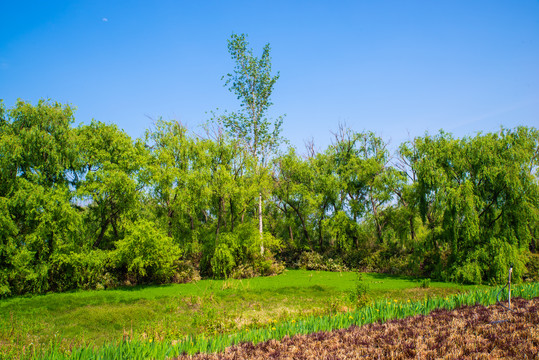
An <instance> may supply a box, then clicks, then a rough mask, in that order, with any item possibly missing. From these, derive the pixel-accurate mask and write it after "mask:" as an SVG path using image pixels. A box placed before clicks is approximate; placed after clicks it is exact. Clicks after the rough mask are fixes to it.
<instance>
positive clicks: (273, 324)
mask: <svg viewBox="0 0 539 360" xmlns="http://www.w3.org/2000/svg"><path fill="white" fill-rule="evenodd" d="M500 289H501V288H500V287H497V288H489V289H476V290H473V291H470V292H467V293H463V294H456V295H449V296H446V297H441V298H430V297H426V298H425V299H424V300H421V301H406V302H403V301H398V300H389V299H386V300H379V301H376V302H374V303H372V304H370V305H368V306H365V307H362V308H359V309H356V310H353V311H350V312H346V313H336V314H333V315H327V316H312V317H308V318H304V319H301V320H297V321H296V320H289V321H285V322H281V323H277V321H276V320H272V321H269V322H268V323H266V324H264V325H263V326H262V327H260V328H257V329H245V330H242V331H239V332H237V333H234V334H215V335H213V336H207V335H195V336H185V337H183V338H181V339H179V340H176V341H172V342H157V341H153V339H151V338H149V339H147V340H133V341H123V342H121V343H119V344H107V345H104V346H101V347H98V348H95V349H93V348H83V349H74V350H72V351H71V352H68V353H66V352H62V351H60V350H59V349H58V347H57V346H56V344H54V343H51V345H50V348H49V350H48V351H47V352H46V353H45V354H41V355H40V356H38V358H41V359H46V360H65V359H76V360H78V359H80V360H82V359H96V360H97V359H149V358H151V359H166V358H169V357H174V356H178V355H181V354H195V353H199V352H203V353H212V352H219V351H222V350H224V349H225V348H226V347H228V346H231V345H234V344H238V343H241V342H253V343H259V342H262V341H265V340H269V339H277V340H278V339H282V338H283V337H285V336H294V335H297V334H308V333H313V332H318V331H331V330H336V329H343V328H348V327H350V326H352V325H356V326H361V325H365V324H370V323H375V322H378V321H387V320H390V319H400V318H405V317H409V316H414V315H427V314H429V313H430V312H431V311H433V310H435V309H455V308H459V307H461V306H466V305H483V306H487V305H493V304H495V303H496V301H497V299H496V296H497V294H498V293H499V291H500ZM507 297H508V294H507V292H504V293H503V294H502V295H501V297H500V300H501V301H505V300H507ZM512 297H513V298H517V297H522V298H525V299H531V298H535V297H539V283H530V284H521V285H516V286H514V287H513V289H512ZM26 355H27V356H25V357H31V358H35V357H36V356H37V354H35V353H31V352H30V353H26Z"/></svg>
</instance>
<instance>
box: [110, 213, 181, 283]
mask: <svg viewBox="0 0 539 360" xmlns="http://www.w3.org/2000/svg"><path fill="white" fill-rule="evenodd" d="M180 255H181V250H180V248H179V247H178V246H177V245H176V244H174V243H173V240H172V238H171V237H169V236H167V235H166V234H164V233H163V232H162V231H161V230H159V229H156V228H155V225H154V224H153V223H151V222H149V221H146V220H139V221H137V222H136V223H135V224H134V225H133V226H132V227H131V229H130V231H129V233H128V235H127V236H126V237H125V238H123V239H122V240H119V241H118V242H117V243H116V250H114V251H113V254H112V259H113V264H114V267H115V268H116V269H123V270H124V271H125V274H124V276H125V277H126V278H127V279H129V280H133V281H135V282H158V283H164V282H169V281H171V280H172V278H173V276H174V272H175V270H176V269H175V268H174V264H175V263H176V261H177V260H178V259H179V257H180Z"/></svg>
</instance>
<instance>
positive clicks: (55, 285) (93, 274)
mask: <svg viewBox="0 0 539 360" xmlns="http://www.w3.org/2000/svg"><path fill="white" fill-rule="evenodd" d="M110 263H111V259H110V254H109V252H106V251H102V250H92V251H89V252H85V253H74V252H71V253H69V254H55V255H54V256H53V257H52V258H51V270H50V273H51V288H52V289H54V290H55V291H66V290H71V289H105V288H112V287H116V286H117V285H118V281H117V279H116V278H115V277H114V276H113V275H112V274H111V273H110V272H109V271H111V270H112V269H111V264H110Z"/></svg>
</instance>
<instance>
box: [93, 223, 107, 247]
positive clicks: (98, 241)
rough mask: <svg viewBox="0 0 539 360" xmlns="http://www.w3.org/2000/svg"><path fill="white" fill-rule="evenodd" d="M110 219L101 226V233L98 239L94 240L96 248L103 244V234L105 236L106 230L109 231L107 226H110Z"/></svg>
mask: <svg viewBox="0 0 539 360" xmlns="http://www.w3.org/2000/svg"><path fill="white" fill-rule="evenodd" d="M109 221H110V220H109V219H107V220H106V221H105V223H104V224H103V225H102V226H101V231H100V232H99V235H98V236H97V240H96V241H95V242H94V248H97V247H99V245H100V244H101V241H102V240H103V236H105V231H107V227H108V226H109Z"/></svg>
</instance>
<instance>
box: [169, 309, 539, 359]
mask: <svg viewBox="0 0 539 360" xmlns="http://www.w3.org/2000/svg"><path fill="white" fill-rule="evenodd" d="M512 308H513V309H514V311H513V312H510V311H507V310H505V309H503V308H502V307H501V306H499V305H498V306H496V305H493V306H489V307H483V306H470V307H463V308H460V309H456V310H452V311H448V310H437V311H434V312H432V313H431V314H430V315H428V316H421V315H419V316H414V317H411V318H407V319H402V320H393V321H389V322H386V323H383V324H379V323H377V324H370V325H366V326H362V327H356V326H352V327H351V328H348V329H343V330H337V331H332V332H319V333H315V334H309V335H297V336H293V337H291V338H290V337H285V338H284V339H283V340H281V341H275V340H270V341H266V342H263V343H260V344H258V345H253V344H251V343H243V344H240V345H238V346H232V347H229V348H227V349H226V351H225V352H224V353H220V354H198V355H195V356H193V357H189V356H184V357H180V358H178V359H205V360H209V359H264V360H269V359H294V360H301V359H539V299H537V298H536V299H534V300H523V299H515V300H514V301H513V302H512ZM500 320H502V321H503V320H506V321H503V322H499V323H494V322H496V321H500Z"/></svg>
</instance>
